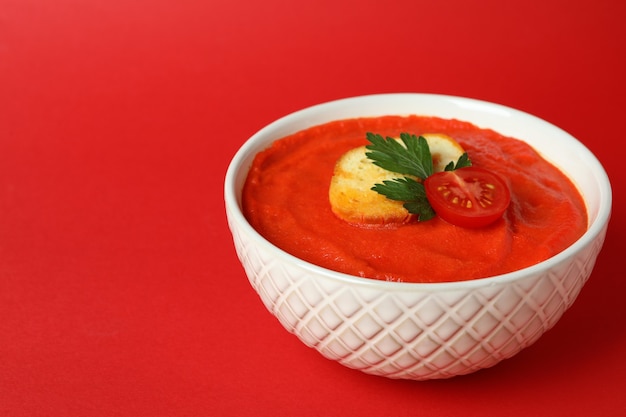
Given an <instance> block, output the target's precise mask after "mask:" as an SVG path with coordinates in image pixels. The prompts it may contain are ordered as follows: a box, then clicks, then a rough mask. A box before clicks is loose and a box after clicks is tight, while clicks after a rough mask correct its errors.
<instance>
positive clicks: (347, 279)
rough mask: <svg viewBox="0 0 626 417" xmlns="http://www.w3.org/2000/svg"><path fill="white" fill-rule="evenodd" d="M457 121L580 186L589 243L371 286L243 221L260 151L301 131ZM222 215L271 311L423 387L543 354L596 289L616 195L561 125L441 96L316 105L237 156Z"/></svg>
mask: <svg viewBox="0 0 626 417" xmlns="http://www.w3.org/2000/svg"><path fill="white" fill-rule="evenodd" d="M388 114H396V115H408V114H420V115H428V116H439V117H444V118H456V119H459V120H463V121H468V122H471V123H473V124H475V125H477V126H479V127H483V128H491V129H494V130H496V131H498V132H499V133H501V134H505V135H508V136H513V137H515V138H518V139H521V140H524V141H526V142H527V143H529V144H530V145H532V146H533V147H534V148H535V149H537V150H538V151H539V152H540V153H541V154H542V155H543V156H544V157H545V158H546V159H548V160H549V161H551V162H552V163H553V164H555V165H556V166H558V167H559V168H561V170H562V171H564V172H565V173H566V174H567V175H569V176H570V178H571V179H572V180H573V181H574V183H575V184H576V185H577V186H578V187H579V189H580V191H581V193H582V195H583V198H584V200H585V203H586V205H587V210H588V215H589V227H588V230H587V232H586V233H585V234H584V235H583V236H582V237H581V238H580V239H579V240H578V241H576V242H575V243H574V244H573V245H572V246H570V247H569V248H567V249H566V250H564V251H563V252H561V253H559V254H558V255H556V256H554V257H552V258H550V259H548V260H546V261H544V262H542V263H540V264H537V265H534V266H532V267H529V268H525V269H522V270H519V271H515V272H513V273H509V274H505V275H500V276H495V277H490V278H484V279H478V280H472V281H460V282H452V283H439V284H416V283H398V282H385V281H378V280H372V279H364V278H359V277H354V276H350V275H345V274H341V273H338V272H334V271H330V270H327V269H324V268H320V267H318V266H315V265H312V264H310V263H307V262H304V261H302V260H300V259H297V258H296V257H294V256H292V255H290V254H288V253H285V252H284V251H282V250H280V249H278V248H277V247H275V246H273V245H272V244H271V243H269V242H268V241H266V240H265V239H264V238H263V237H262V236H260V235H259V234H258V233H257V232H256V231H255V230H254V229H253V228H252V227H251V226H250V225H249V224H248V222H247V221H246V219H245V217H244V216H243V214H242V212H241V190H242V187H243V184H244V182H245V179H246V175H247V172H248V169H249V167H250V164H251V162H252V160H253V158H254V156H255V155H256V153H257V152H259V151H261V150H262V149H265V148H266V147H267V146H269V145H270V144H271V143H272V142H273V141H274V140H276V139H279V138H281V137H284V136H286V135H289V134H291V133H294V132H297V131H299V130H302V129H305V128H308V127H311V126H314V125H318V124H321V123H325V122H329V121H332V120H339V119H347V118H352V117H363V116H381V115H388ZM225 204H226V213H227V218H228V223H229V227H230V229H231V232H232V235H233V240H234V244H235V248H236V251H237V254H238V256H239V259H240V260H241V263H242V265H243V267H244V269H245V272H246V274H247V276H248V279H249V280H250V283H251V285H252V287H253V288H254V289H255V290H256V291H257V293H258V294H259V296H260V298H261V300H262V301H263V303H264V304H265V306H266V307H267V309H268V310H269V311H270V312H271V313H272V314H274V315H275V316H276V317H277V318H278V320H279V321H280V322H281V323H282V325H283V326H284V327H285V328H286V329H287V330H288V331H290V332H292V333H294V334H295V335H296V336H297V337H298V338H299V339H300V340H302V342H304V343H305V344H306V345H308V346H310V347H313V348H315V349H317V350H318V351H319V352H320V353H321V354H322V355H324V356H325V357H327V358H329V359H333V360H337V361H338V362H340V363H342V364H343V365H345V366H348V367H350V368H355V369H359V370H362V371H363V372H366V373H369V374H375V375H381V376H386V377H390V378H405V379H414V380H425V379H435V378H447V377H451V376H455V375H463V374H467V373H470V372H473V371H476V370H479V369H482V368H487V367H490V366H493V365H495V364H496V363H498V362H500V361H501V360H503V359H506V358H509V357H511V356H513V355H515V354H516V353H518V352H519V351H520V350H522V349H523V348H525V347H527V346H529V345H531V344H532V343H534V342H535V341H536V340H537V339H538V338H539V337H540V336H541V335H542V334H543V333H545V332H546V331H547V330H548V329H550V328H551V327H552V326H554V324H555V323H556V322H557V321H558V320H559V318H560V317H561V316H562V315H563V313H564V312H565V311H566V310H567V309H568V308H569V307H570V306H571V305H572V303H573V302H574V300H575V299H576V297H577V295H578V293H579V292H580V290H581V289H582V287H583V285H584V284H585V282H586V281H587V279H588V278H589V276H590V274H591V271H592V269H593V266H594V263H595V260H596V258H597V255H598V253H599V252H600V249H601V247H602V244H603V242H604V236H605V234H606V229H607V227H608V221H609V217H610V213H611V186H610V183H609V180H608V177H607V175H606V173H605V171H604V169H603V167H602V166H601V164H600V163H599V162H598V160H597V159H596V158H595V157H594V156H593V155H592V154H591V152H590V151H589V150H588V149H587V148H586V147H585V146H583V145H582V144H581V143H580V142H579V141H577V140H576V139H575V138H573V137H572V136H571V135H569V134H568V133H566V132H564V131H563V130H561V129H559V128H557V127H556V126H554V125H552V124H550V123H548V122H546V121H544V120H542V119H539V118H537V117H534V116H532V115H529V114H527V113H523V112H521V111H518V110H515V109H511V108H508V107H504V106H501V105H497V104H492V103H488V102H484V101H479V100H473V99H467V98H461V97H452V96H441V95H432V94H384V95H373V96H363V97H355V98H349V99H344V100H338V101H333V102H329V103H324V104H320V105H317V106H313V107H310V108H307V109H304V110H301V111H299V112H296V113H293V114H291V115H288V116H286V117H284V118H282V119H279V120H277V121H276V122H274V123H272V124H270V125H268V126H267V127H265V128H263V129H262V130H260V131H259V132H258V133H256V134H255V135H254V136H252V137H251V138H250V139H249V140H248V141H247V142H246V143H245V144H244V145H243V146H242V147H241V149H240V150H239V151H238V153H237V154H236V155H235V156H234V158H233V160H232V161H231V164H230V166H229V168H228V171H227V174H226V179H225Z"/></svg>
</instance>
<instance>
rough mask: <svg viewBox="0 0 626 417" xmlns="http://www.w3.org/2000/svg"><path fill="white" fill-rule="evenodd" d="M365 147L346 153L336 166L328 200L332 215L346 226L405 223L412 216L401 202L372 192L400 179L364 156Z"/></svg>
mask: <svg viewBox="0 0 626 417" xmlns="http://www.w3.org/2000/svg"><path fill="white" fill-rule="evenodd" d="M366 151H367V149H366V148H365V146H362V147H359V148H355V149H352V150H350V151H348V152H346V153H345V154H344V155H343V156H342V157H341V158H339V160H338V161H337V164H336V165H335V171H334V174H333V178H332V180H331V182H330V188H329V192H328V197H329V200H330V206H331V208H332V210H333V212H334V213H335V214H336V215H337V216H338V217H339V218H341V219H343V220H345V221H347V222H348V223H354V224H363V225H384V224H390V223H404V222H407V221H408V220H410V219H411V217H412V215H411V214H410V213H409V212H408V211H407V210H406V209H405V208H404V207H403V206H402V202H401V201H394V200H390V199H388V198H387V197H385V196H384V195H382V194H378V193H377V192H376V191H373V190H372V189H371V188H372V187H373V186H374V185H375V184H379V183H382V182H383V181H385V180H392V179H394V178H398V177H402V175H400V174H397V173H395V172H391V171H387V170H385V169H383V168H380V167H379V166H377V165H374V163H373V162H372V161H371V160H370V159H368V158H367V156H365V153H366Z"/></svg>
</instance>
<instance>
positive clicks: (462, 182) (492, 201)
mask: <svg viewBox="0 0 626 417" xmlns="http://www.w3.org/2000/svg"><path fill="white" fill-rule="evenodd" d="M424 188H425V189H426V197H427V198H428V201H429V202H430V205H431V206H432V207H433V209H434V210H435V212H436V213H437V215H439V217H441V218H442V219H444V220H445V221H447V222H449V223H452V224H454V225H457V226H462V227H472V228H475V227H483V226H487V225H489V224H491V223H493V222H495V221H496V220H498V219H499V218H501V217H502V214H503V213H504V211H505V210H506V208H507V207H508V206H509V203H510V202H511V194H510V192H509V188H508V187H507V185H506V183H505V182H504V180H502V178H500V177H499V176H498V175H496V174H495V173H493V172H491V171H487V170H486V169H483V168H478V167H466V168H460V169H457V170H454V171H443V172H437V173H435V174H433V175H431V176H429V177H428V178H426V180H425V181H424Z"/></svg>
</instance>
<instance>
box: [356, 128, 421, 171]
mask: <svg viewBox="0 0 626 417" xmlns="http://www.w3.org/2000/svg"><path fill="white" fill-rule="evenodd" d="M366 135H367V140H369V141H370V142H371V145H367V146H366V148H367V149H368V150H369V152H367V153H366V154H365V155H366V156H367V157H368V158H369V159H371V160H372V162H374V164H375V165H378V166H379V167H381V168H383V169H386V170H387V171H392V172H397V173H398V174H405V175H413V176H415V177H418V178H422V179H425V178H427V177H429V176H430V175H432V174H433V159H432V156H431V155H430V148H429V147H428V142H426V139H424V138H423V137H422V136H420V137H419V138H418V137H416V136H415V135H411V134H408V133H401V134H400V140H401V141H402V143H404V146H402V144H401V143H400V142H398V141H397V140H395V139H394V138H390V137H387V138H386V139H385V138H383V137H382V136H381V135H378V134H373V133H369V132H368V133H367V134H366Z"/></svg>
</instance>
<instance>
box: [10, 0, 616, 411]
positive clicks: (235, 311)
mask: <svg viewBox="0 0 626 417" xmlns="http://www.w3.org/2000/svg"><path fill="white" fill-rule="evenodd" d="M625 18H626V3H625V2H623V1H621V0H613V1H610V0H594V1H590V0H582V1H576V2H572V1H566V0H541V1H538V0H532V1H501V0H490V1H463V0H455V1H424V0H397V1H394V0H385V1H382V0H371V1H367V0H361V1H353V0H332V1H330V0H316V1H308V0H305V1H287V0H265V1H253V0H214V1H192V0H176V1H173V0H171V1H165V0H153V1H139V0H124V1H123V0H91V1H80V0H56V1H44V0H1V1H0V415H1V416H316V417H319V416H351V415H359V416H381V415H387V416H392V415H393V416H410V415H438V416H448V415H454V416H458V415H463V416H485V415H494V416H496V415H497V416H518V415H532V416H544V415H546V416H547V415H550V416H556V415H559V416H560V415H563V416H573V415H594V416H601V415H622V414H623V413H624V411H625V410H626V396H625V395H624V393H623V388H621V387H620V385H619V383H620V382H621V381H623V380H624V379H626V360H625V359H624V352H626V333H625V332H624V319H625V318H626V307H625V306H626V302H625V297H626V282H625V281H624V272H623V267H622V265H623V253H622V252H623V250H622V248H621V247H620V242H619V239H621V238H622V237H623V235H624V233H625V232H626V230H625V228H626V225H625V223H624V218H623V216H622V214H623V212H624V209H625V207H624V206H625V204H626V203H625V201H624V192H625V191H626V190H625V189H624V186H625V180H626V178H625V175H626V174H625V173H624V172H625V171H624V168H623V160H624V153H623V151H622V150H621V149H620V150H619V151H618V149H616V148H619V147H620V146H621V142H622V141H623V130H624V129H623V126H622V124H623V112H624V97H626V88H625V87H626V83H625V80H624V74H626V65H625V64H626V43H625V42H626V29H625V25H624V24H623V22H624V19H625ZM386 92H424V93H442V94H452V95H460V96H467V97H473V98H478V99H483V100H488V101H494V102H497V103H500V104H504V105H508V106H512V107H516V108H519V109H521V110H524V111H527V112H530V113H533V114H535V115H537V116H539V117H542V118H544V119H546V120H548V121H550V122H552V123H554V124H556V125H558V126H560V127H562V128H563V129H565V130H567V131H569V132H570V133H572V134H573V135H574V136H576V137H578V138H579V139H580V140H581V141H582V142H583V143H585V144H586V145H587V146H588V147H589V148H590V149H591V150H592V151H593V152H594V153H595V154H596V155H597V156H598V158H599V159H600V161H601V162H602V163H603V164H604V166H605V168H606V169H607V172H608V174H609V176H610V178H611V180H612V183H613V187H614V192H615V196H614V214H613V218H612V222H611V225H610V228H609V233H608V236H607V240H606V245H605V248H604V250H603V252H602V253H601V255H600V257H599V259H598V262H597V267H596V269H595V271H594V273H593V275H592V277H591V279H590V281H589V283H588V284H587V286H586V287H585V288H584V289H583V291H582V293H581V295H580V297H579V298H578V300H577V302H576V303H575V304H574V306H573V307H572V308H571V310H569V311H568V312H567V313H566V314H565V316H564V317H563V319H562V320H561V321H560V322H559V323H558V325H557V326H556V327H555V328H554V329H552V330H551V331H550V332H548V333H547V334H546V335H545V336H544V337H543V338H542V339H540V340H539V342H537V343H536V344H535V345H533V346H532V347H530V348H528V349H526V350H525V351H523V352H521V353H520V354H519V355H517V356H516V357H514V358H512V359H509V360H507V361H505V362H502V363H501V364H499V365H497V366H496V367H494V368H491V369H488V370H484V371H480V372H478V373H475V374H472V375H469V376H465V377H459V378H454V379H451V380H445V381H430V382H411V381H394V380H388V379H385V378H380V377H373V376H368V375H365V374H362V373H360V372H358V371H353V370H350V369H347V368H344V367H342V366H341V365H339V364H337V363H335V362H331V361H328V360H326V359H324V358H322V357H321V356H320V355H319V354H318V353H317V352H315V351H314V350H312V349H309V348H307V347H305V346H304V345H303V344H302V343H300V342H299V341H298V340H297V339H296V338H295V337H294V336H293V335H291V334H289V333H287V332H286V331H285V330H284V329H283V328H282V327H281V326H280V325H279V323H278V322H277V320H276V319H274V318H273V317H272V316H271V315H270V314H269V313H268V312H267V311H266V310H265V308H264V307H263V306H262V304H261V302H260V300H259V299H258V298H257V296H256V294H255V293H254V292H253V290H252V288H251V287H250V285H249V284H248V282H247V279H246V277H245V275H244V273H243V269H242V268H241V266H240V264H239V263H238V261H237V259H236V256H235V252H234V249H233V246H232V241H231V238H230V235H229V232H228V229H227V226H226V220H225V215H224V208H223V194H222V184H223V179H224V174H225V171H226V167H227V165H228V162H229V160H230V158H231V157H232V156H233V154H234V153H235V151H236V150H237V149H238V148H239V147H240V146H241V145H242V144H243V142H244V141H245V140H246V139H247V138H248V137H249V136H250V135H252V134H253V133H254V132H255V131H257V130H258V129H260V128H261V127H263V126H264V125H266V124H267V123H269V122H271V121H273V120H275V119H276V118H278V117H281V116H283V115H285V114H287V113H290V112H292V111H295V110H298V109H301V108H303V107H306V106H309V105H312V104H316V103H320V102H324V101H328V100H332V99H337V98H343V97H348V96H354V95H362V94H370V93H386Z"/></svg>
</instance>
